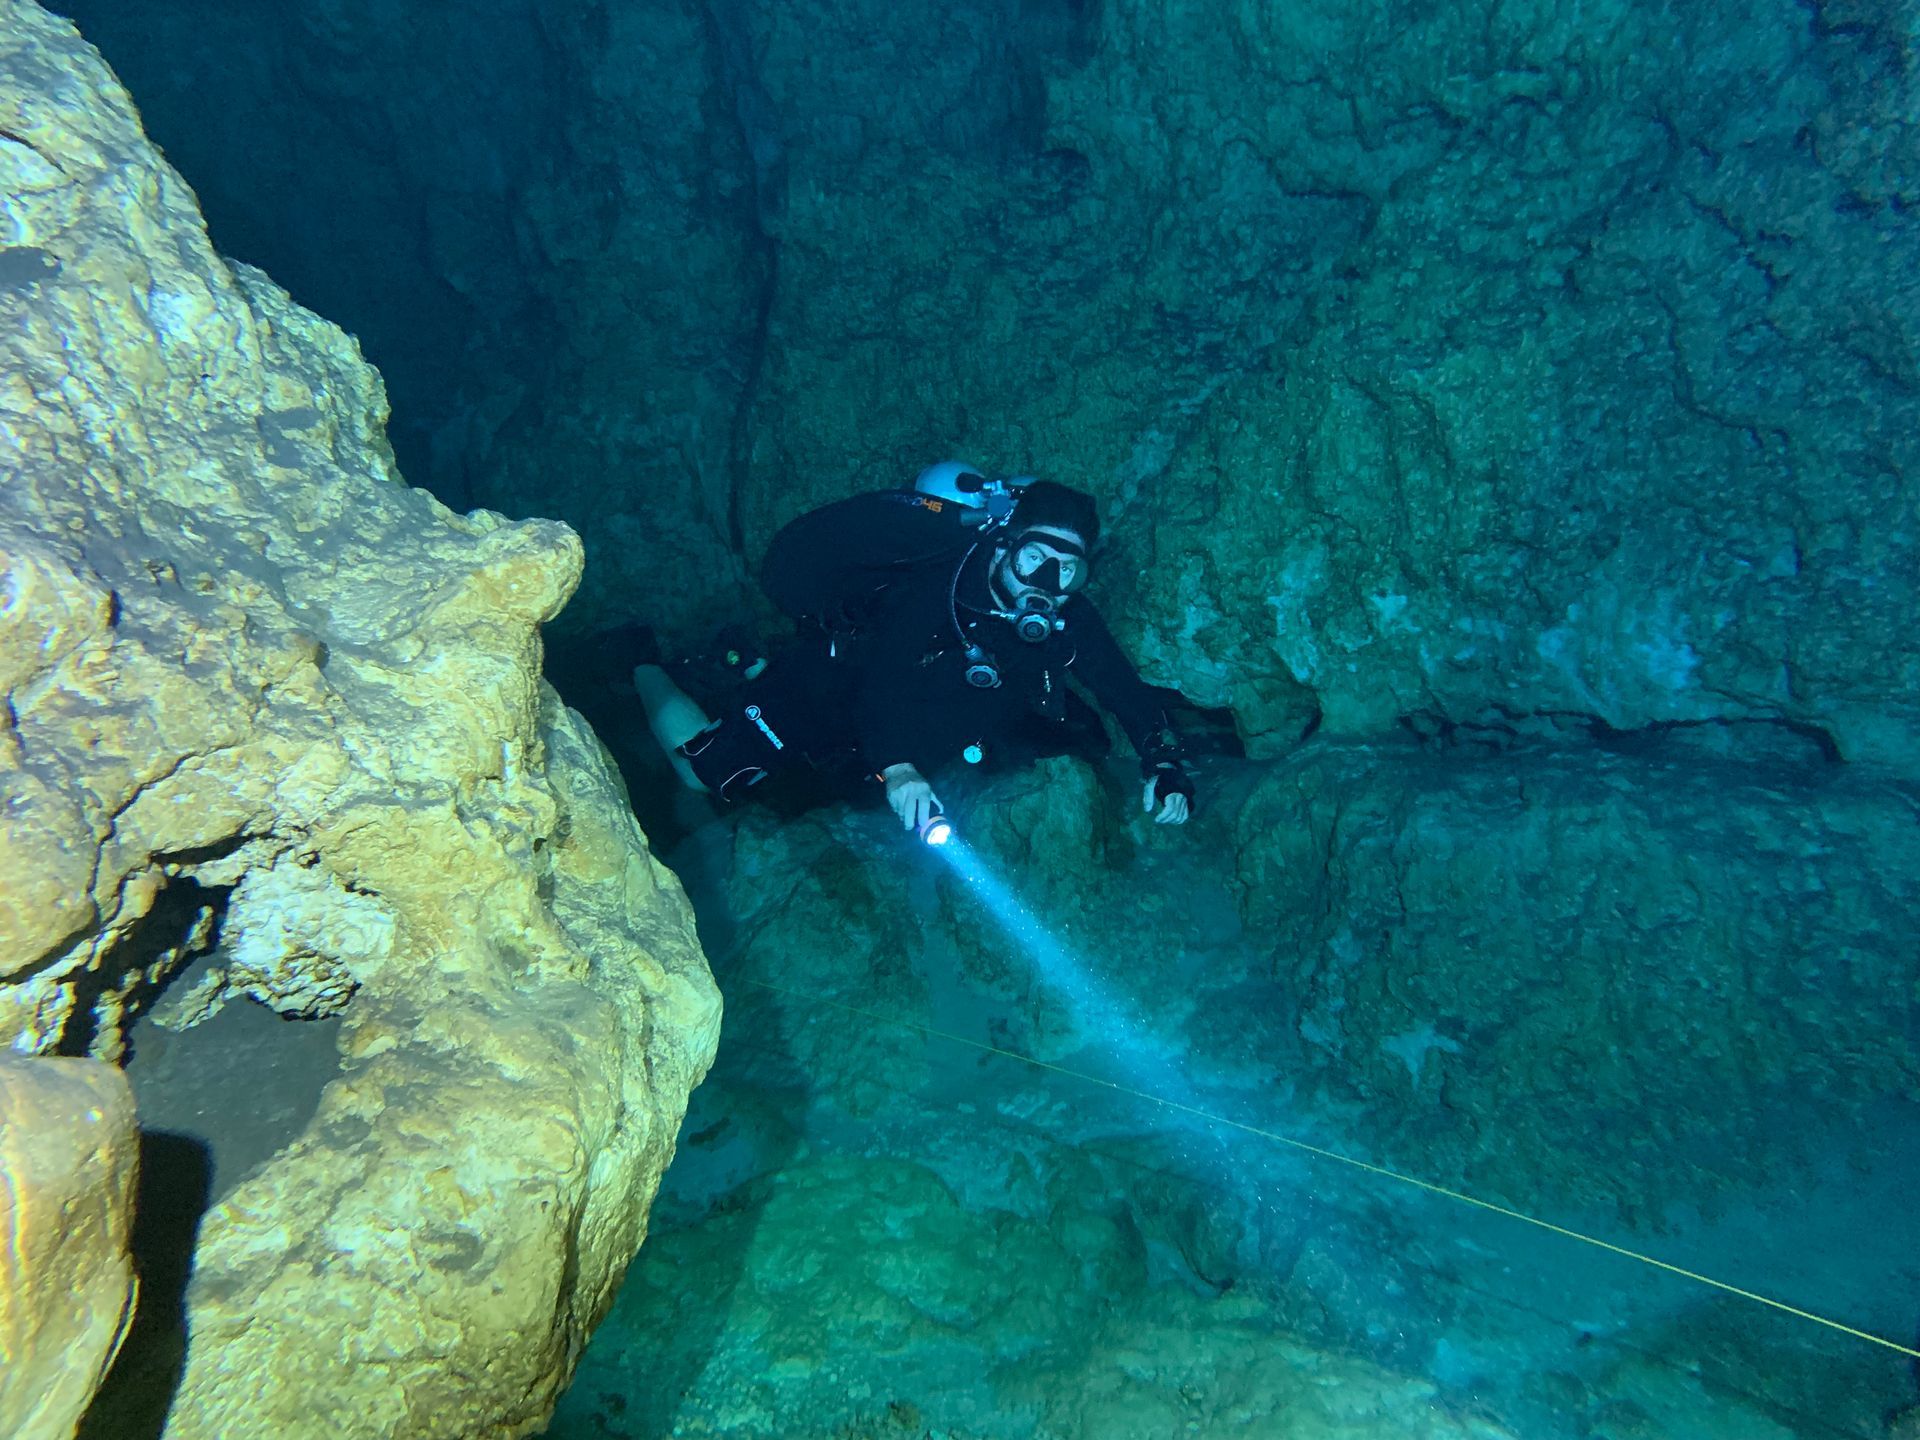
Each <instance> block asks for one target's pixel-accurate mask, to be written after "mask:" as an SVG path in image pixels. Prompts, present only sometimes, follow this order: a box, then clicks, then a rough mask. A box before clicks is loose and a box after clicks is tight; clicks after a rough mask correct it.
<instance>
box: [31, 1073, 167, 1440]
mask: <svg viewBox="0 0 1920 1440" xmlns="http://www.w3.org/2000/svg"><path fill="white" fill-rule="evenodd" d="M138 1156H139V1143H138V1133H137V1131H136V1130H135V1128H134V1123H133V1096H132V1094H131V1093H129V1091H128V1090H127V1082H126V1080H125V1078H124V1077H122V1076H121V1074H120V1072H119V1071H118V1070H116V1069H114V1068H113V1067H112V1066H110V1065H102V1064H100V1063H99V1062H98V1061H94V1060H44V1059H27V1058H24V1057H21V1056H10V1055H6V1054H0V1433H5V1434H6V1435H9V1436H11V1437H13V1440H66V1437H68V1436H71V1435H72V1434H73V1432H74V1429H75V1427H76V1426H77V1425H78V1424H79V1423H80V1417H81V1415H82V1414H83V1413H84V1412H85V1410H86V1407H87V1402H88V1401H90V1400H91V1399H92V1398H93V1392H94V1391H95V1389H97V1388H98V1386H99V1384H100V1381H101V1379H102V1378H103V1377H104V1376H105V1375H106V1373H107V1366H108V1365H109V1364H111V1363H112V1361H113V1357H114V1354H115V1352H116V1351H118V1349H119V1348H120V1341H121V1339H122V1337H123V1336H124V1335H125V1334H126V1326H127V1320H128V1318H129V1317H130V1316H131V1315H132V1313H133V1297H134V1280H133V1262H132V1259H131V1258H130V1257H129V1255H128V1254H127V1235H128V1231H129V1229H130V1227H131V1224H132V1218H133V1183H134V1172H135V1168H136V1166H137V1164H138Z"/></svg>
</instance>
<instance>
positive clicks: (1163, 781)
mask: <svg viewBox="0 0 1920 1440" xmlns="http://www.w3.org/2000/svg"><path fill="white" fill-rule="evenodd" d="M1156 805H1158V806H1159V807H1160V813H1159V814H1158V815H1155V816H1154V817H1153V823H1154V824H1156V825H1184V824H1186V823H1187V816H1188V815H1190V814H1191V813H1192V812H1193V781H1191V780H1190V779H1188V778H1187V772H1186V771H1185V770H1183V769H1181V768H1180V766H1179V765H1178V764H1176V763H1174V762H1173V761H1171V760H1162V761H1160V762H1159V763H1158V764H1156V765H1154V766H1152V767H1151V768H1150V769H1149V770H1148V773H1147V786H1146V790H1145V791H1144V793H1142V795H1141V796H1140V808H1141V809H1142V810H1145V811H1147V812H1148V813H1152V811H1153V808H1154V806H1156Z"/></svg>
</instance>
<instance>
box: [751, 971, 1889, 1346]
mask: <svg viewBox="0 0 1920 1440" xmlns="http://www.w3.org/2000/svg"><path fill="white" fill-rule="evenodd" d="M745 983H747V984H749V985H754V986H758V987H759V988H760V989H762V990H770V991H772V992H773V993H774V994H776V995H785V996H787V997H788V998H790V999H794V1000H799V1001H802V1002H805V1003H807V1004H810V1005H824V1006H828V1007H830V1008H832V1009H835V1010H843V1011H845V1012H846V1013H847V1014H849V1015H858V1016H860V1017H862V1018H863V1019H867V1020H872V1021H874V1022H876V1023H877V1024H881V1025H893V1026H897V1027H899V1028H901V1029H905V1030H914V1031H918V1032H919V1033H920V1034H922V1035H927V1036H931V1037H933V1038H935V1039H940V1040H947V1041H950V1042H952V1043H953V1044H955V1045H964V1046H966V1047H967V1048H969V1049H972V1050H980V1051H983V1052H985V1053H986V1054H989V1055H998V1056H1000V1057H1001V1058H1003V1059H1007V1060H1014V1061H1018V1062H1019V1063H1021V1064H1024V1065H1030V1066H1033V1067H1034V1068H1035V1069H1039V1070H1051V1071H1052V1072H1053V1073H1054V1074H1056V1075H1063V1076H1066V1077H1067V1078H1069V1079H1072V1080H1079V1081H1081V1082H1083V1083H1085V1084H1088V1085H1097V1086H1100V1087H1102V1088H1104V1089H1107V1090H1112V1091H1114V1092H1115V1093H1116V1094H1120V1095H1126V1096H1130V1097H1132V1098H1133V1099H1136V1100H1144V1101H1147V1102H1148V1103H1150V1104H1154V1105H1158V1106H1160V1107H1162V1108H1163V1109H1167V1110H1172V1111H1176V1112H1178V1113H1181V1114H1185V1115H1191V1116H1193V1117H1194V1118H1195V1119H1198V1120H1204V1121H1206V1122H1208V1123H1209V1124H1212V1125H1224V1126H1226V1127H1227V1128H1229V1129H1232V1130H1239V1131H1241V1132H1243V1133H1244V1134H1248V1135H1257V1136H1259V1137H1260V1138H1261V1139H1263V1140H1270V1141H1272V1142H1273V1143H1275V1144H1277V1145H1284V1146H1287V1147H1288V1148H1290V1149H1293V1150H1298V1151H1300V1152H1302V1153H1303V1154H1307V1155H1312V1156H1314V1157H1315V1158H1316V1159H1320V1160H1330V1161H1334V1162H1335V1163H1337V1164H1341V1165H1346V1166H1348V1167H1350V1168H1352V1169H1355V1170H1360V1171H1364V1172H1365V1173H1367V1174H1369V1175H1374V1176H1377V1177H1379V1178H1381V1179H1384V1180H1391V1181H1394V1182H1396V1183H1398V1184H1401V1185H1407V1186H1411V1187H1412V1188H1413V1189H1416V1190H1424V1191H1426V1192H1427V1193H1428V1194H1430V1195H1439V1196H1443V1197H1444V1198H1446V1199H1448V1200H1457V1201H1458V1202H1460V1203H1461V1204H1462V1205H1471V1206H1473V1207H1474V1208H1475V1209H1478V1210H1484V1211H1487V1212H1489V1213H1491V1214H1494V1215H1501V1216H1504V1217H1506V1218H1507V1219H1509V1220H1518V1221H1519V1222H1521V1223H1522V1224H1524V1225H1531V1226H1533V1227H1534V1228H1536V1229H1539V1230H1545V1231H1547V1232H1548V1233H1549V1234H1553V1235H1558V1236H1560V1237H1561V1238H1562V1239H1566V1240H1576V1241H1578V1242H1579V1243H1580V1244H1582V1245H1590V1246H1592V1247H1593V1248H1595V1249H1597V1250H1605V1251H1607V1252H1608V1253H1610V1254H1613V1255H1619V1256H1621V1257H1623V1258H1625V1259H1628V1260H1637V1261H1639V1262H1640V1263H1641V1264H1642V1265H1650V1266H1652V1267H1653V1268H1654V1269H1656V1270H1664V1271H1666V1272H1667V1273H1668V1274H1670V1275H1678V1276H1680V1277H1681V1278H1682V1279H1685V1280H1691V1281H1693V1282H1694V1283H1695V1284H1697V1285H1705V1286H1707V1287H1709V1288H1710V1289H1714V1290H1718V1291H1721V1292H1722V1293H1723V1294H1727V1295H1733V1296H1737V1297H1738V1298H1740V1299H1742V1300H1748V1301H1751V1302H1753V1303H1754V1304H1756V1305H1764V1306H1766V1307H1768V1308H1769V1309H1772V1310H1777V1311H1779V1312H1781V1313H1782V1314H1784V1315H1791V1316H1793V1317H1794V1318H1795V1319H1798V1320H1806V1321H1809V1322H1811V1323H1812V1324H1815V1325H1822V1326H1825V1327H1826V1328H1827V1329H1829V1330H1837V1331H1839V1332H1840V1333H1841V1334H1842V1335H1849V1336H1852V1337H1853V1338H1854V1339H1856V1340H1864V1341H1866V1342H1868V1343H1869V1344H1872V1345H1880V1346H1884V1347H1885V1348H1886V1349H1888V1350H1893V1351H1896V1352H1897V1353H1899V1354H1901V1355H1907V1356H1911V1357H1912V1358H1913V1359H1916V1360H1920V1349H1915V1348H1913V1347H1912V1346H1909V1345H1902V1344H1901V1343H1900V1342H1899V1341H1897V1340H1889V1339H1887V1338H1886V1337H1885V1336H1883V1335H1876V1334H1874V1333H1873V1332H1872V1331H1870V1330H1861V1329H1858V1328H1856V1327H1855V1326H1852V1325H1848V1324H1846V1323H1844V1322H1843V1321H1839V1320H1834V1319H1830V1318H1829V1317H1827V1316H1825V1315H1820V1314H1816V1313H1815V1312H1814V1311H1811V1310H1803V1309H1801V1308H1800V1307H1799V1306H1797V1305H1789V1304H1787V1303H1786V1302H1785V1301H1784V1300H1775V1299H1773V1298H1772V1297H1770V1296H1767V1295H1762V1294H1760V1293H1759V1292H1758V1291H1754V1290H1747V1289H1744V1288H1742V1287H1741V1286H1738V1285H1732V1284H1729V1283H1728V1282H1727V1281H1725V1280H1716V1279H1714V1278H1713V1276H1711V1275H1703V1274H1701V1273H1700V1272H1699V1271H1698V1270H1689V1269H1687V1268H1686V1267H1685V1266H1682V1265H1675V1264H1673V1263H1672V1262H1671V1261H1667V1260H1661V1259H1659V1258H1657V1257H1656V1256H1652V1255H1648V1254H1646V1253H1644V1252H1643V1251H1639V1250H1633V1249H1629V1248H1628V1247H1627V1246H1625V1245H1616V1244H1614V1243H1613V1242H1612V1241H1611V1240H1602V1239H1601V1238H1600V1237H1599V1236H1597V1235H1589V1234H1586V1233H1585V1232H1584V1231H1580V1230H1573V1229H1569V1228H1568V1227H1567V1226H1565V1225H1556V1224H1554V1223H1553V1222H1552V1221H1551V1220H1542V1219H1540V1218H1539V1217H1538V1216H1534V1215H1529V1214H1527V1213H1526V1212H1525V1211H1523V1210H1514V1209H1512V1208H1510V1207H1508V1206H1505V1205H1499V1204H1496V1203H1495V1202H1493V1201H1491V1200H1482V1199H1479V1198H1478V1197H1476V1196H1473V1195H1468V1194H1466V1193H1465V1192H1464V1191H1460V1190H1454V1189H1450V1188H1448V1187H1447V1186H1445V1185H1437V1184H1435V1183H1434V1182H1433V1181H1431V1180H1421V1179H1419V1178H1418V1177H1416V1176H1413V1175H1406V1174H1403V1173H1401V1172H1400V1171H1398V1170H1389V1169H1388V1168H1387V1167H1386V1166H1384V1165H1374V1164H1372V1163H1370V1162H1368V1161H1365V1160H1356V1159H1354V1158H1353V1157H1352V1156H1351V1155H1342V1154H1341V1153H1340V1152H1339V1151H1337V1150H1328V1149H1325V1148H1323V1147H1321V1146H1319V1145H1313V1144H1309V1143H1308V1142H1307V1141H1305V1140H1296V1139H1294V1138H1293V1137H1292V1136H1289V1135H1282V1134H1280V1133H1279V1132H1278V1131H1276V1130H1266V1129H1263V1128H1261V1127H1260V1126H1258V1125H1249V1124H1246V1123H1245V1122H1243V1121H1239V1120H1232V1119H1229V1118H1228V1117H1226V1116H1224V1115H1216V1114H1213V1113H1212V1112H1211V1111H1207V1110H1203V1109H1201V1108H1199V1107H1198V1106H1196V1105H1186V1104H1182V1103H1181V1102H1180V1101H1178V1100H1168V1099H1165V1098H1163V1097H1161V1096H1159V1095H1154V1094H1151V1093H1150V1092H1148V1091H1145V1090H1137V1089H1135V1088H1134V1087H1133V1086H1131V1085H1123V1084H1121V1083H1120V1082H1119V1081H1117V1080H1107V1079H1103V1078H1102V1077H1101V1076H1098V1075H1090V1074H1088V1073H1087V1072H1086V1071H1084V1070H1075V1069H1073V1068H1072V1067H1071V1066H1067V1065H1059V1064H1055V1063H1054V1062H1053V1061H1051V1060H1041V1059H1039V1058H1037V1057H1035V1056H1032V1055H1022V1054H1021V1053H1020V1052H1019V1051H1018V1050H1008V1049H1005V1048H1003V1047H1002V1046H999V1045H991V1044H988V1043H987V1042H986V1041H984V1040H975V1039H972V1038H971V1037H969V1036H966V1035H956V1034H954V1033H953V1032H952V1031H948V1030H941V1029H939V1028H937V1027H935V1026H932V1025H922V1024H920V1023H919V1022H917V1021H914V1020H903V1019H900V1018H899V1017H898V1016H893V1015H883V1014H880V1013H879V1012H878V1011H874V1010H867V1009H864V1008H862V1007H861V1006H858V1005H849V1004H847V1003H846V1002H845V1001H843V1000H830V999H828V998H827V997H826V996H824V995H812V994H808V993H807V992H806V991H803V990H792V989H789V988H787V987H786V986H783V985H774V984H770V983H768V982H767V981H765V980H748V981H746V982H745Z"/></svg>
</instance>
